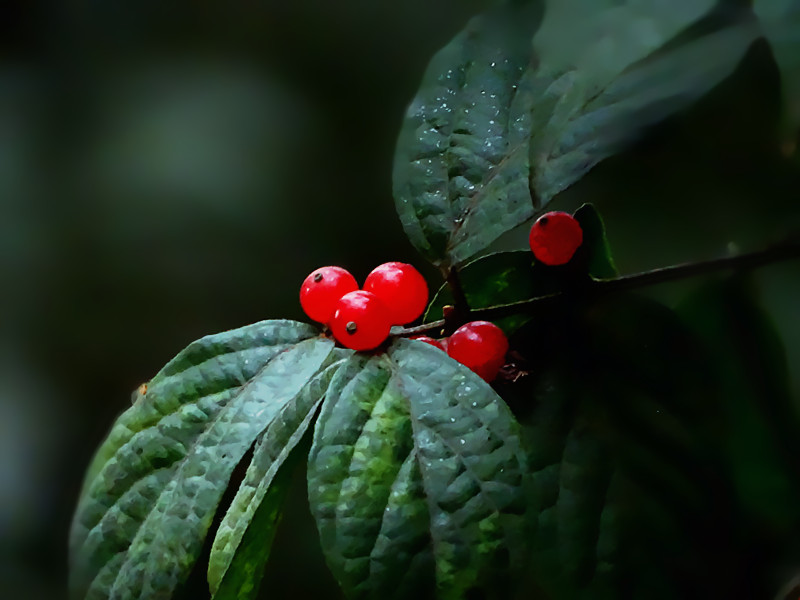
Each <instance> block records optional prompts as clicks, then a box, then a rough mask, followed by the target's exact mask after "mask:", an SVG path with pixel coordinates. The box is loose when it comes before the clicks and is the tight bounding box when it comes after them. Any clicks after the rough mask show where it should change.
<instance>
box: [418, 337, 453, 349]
mask: <svg viewBox="0 0 800 600" xmlns="http://www.w3.org/2000/svg"><path fill="white" fill-rule="evenodd" d="M410 339H412V340H419V341H420V342H425V343H426V344H430V345H431V346H436V347H437V348H438V349H439V350H444V349H445V347H444V345H442V340H435V339H433V338H432V337H428V336H427V335H415V336H413V337H412V338H410Z"/></svg>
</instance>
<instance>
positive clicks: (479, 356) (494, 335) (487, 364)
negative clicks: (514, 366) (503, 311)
mask: <svg viewBox="0 0 800 600" xmlns="http://www.w3.org/2000/svg"><path fill="white" fill-rule="evenodd" d="M506 352H508V339H507V338H506V334H505V333H503V330H502V329H500V328H499V327H498V326H497V325H495V324H494V323H489V322H488V321H472V322H471V323H467V324H465V325H462V326H461V327H459V328H458V329H456V330H455V331H454V332H453V335H451V336H450V339H449V341H448V344H447V354H448V355H449V356H450V358H453V359H455V360H457V361H458V362H460V363H461V364H462V365H464V366H466V367H469V368H470V369H472V370H473V371H474V372H475V373H477V374H478V375H479V376H480V377H481V378H482V379H484V380H485V381H492V380H493V379H494V378H495V377H497V373H498V371H500V367H502V366H503V364H505V358H506Z"/></svg>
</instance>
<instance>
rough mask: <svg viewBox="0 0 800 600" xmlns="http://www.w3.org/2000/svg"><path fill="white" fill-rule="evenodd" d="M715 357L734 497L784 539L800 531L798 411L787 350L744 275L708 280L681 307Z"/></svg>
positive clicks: (761, 525) (713, 374)
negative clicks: (793, 394) (794, 399)
mask: <svg viewBox="0 0 800 600" xmlns="http://www.w3.org/2000/svg"><path fill="white" fill-rule="evenodd" d="M679 311H680V314H681V315H682V316H683V317H684V319H685V321H686V322H687V323H688V324H689V325H690V326H691V327H692V329H693V330H694V331H695V333H696V335H697V337H698V339H700V340H702V342H703V343H704V344H705V346H706V347H707V348H708V350H709V354H710V356H711V357H712V361H711V368H710V369H709V370H708V372H707V373H706V376H707V377H709V378H713V379H714V380H716V381H717V382H718V388H719V393H720V396H721V398H722V402H720V406H721V411H720V414H719V415H718V417H717V419H718V421H719V422H720V423H721V424H722V425H723V426H724V431H725V436H724V438H723V440H722V443H723V447H724V449H725V454H726V457H727V461H728V463H729V468H730V470H731V473H732V476H733V481H734V483H735V485H736V490H737V497H738V499H739V501H740V502H741V503H742V505H743V507H744V509H745V510H746V511H747V513H748V514H749V515H750V517H749V518H751V519H753V520H754V521H755V522H757V523H758V526H757V529H758V530H759V531H761V532H763V533H767V532H770V533H769V534H770V535H774V536H775V538H777V539H780V540H781V542H780V543H783V544H786V543H791V544H792V545H796V544H795V540H796V539H797V537H796V536H797V535H800V511H798V506H800V483H798V482H799V481H800V462H799V461H798V456H800V441H798V440H800V437H798V435H799V434H800V415H798V413H797V406H796V405H795V404H794V402H793V398H792V395H791V391H790V382H789V373H788V365H787V360H786V354H785V351H784V348H783V344H782V342H781V339H780V336H779V335H778V332H777V331H776V329H775V327H774V325H773V323H772V322H771V320H770V319H769V317H768V316H767V314H766V313H765V312H764V310H763V308H762V307H761V306H760V304H759V302H758V299H757V296H756V293H755V290H754V287H753V286H752V284H750V283H749V282H747V281H745V280H742V279H741V278H731V279H728V280H723V281H720V282H715V283H712V284H710V285H706V286H704V287H703V288H701V289H699V290H698V291H697V292H695V293H693V294H692V295H691V296H690V297H688V298H687V299H686V300H685V301H684V302H683V303H682V304H681V305H680V307H679Z"/></svg>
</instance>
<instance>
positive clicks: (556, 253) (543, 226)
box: [529, 211, 583, 266]
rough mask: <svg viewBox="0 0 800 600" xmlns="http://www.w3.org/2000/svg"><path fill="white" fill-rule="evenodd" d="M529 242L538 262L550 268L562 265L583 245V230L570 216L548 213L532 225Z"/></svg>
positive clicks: (555, 212) (561, 213)
mask: <svg viewBox="0 0 800 600" xmlns="http://www.w3.org/2000/svg"><path fill="white" fill-rule="evenodd" d="M529 242H530V244H531V250H532V251H533V255H534V256H535V257H536V259H537V260H538V261H540V262H543V263H544V264H546V265H551V266H554V265H564V264H567V263H568V262H569V261H570V260H571V259H572V256H573V255H574V254H575V251H576V250H577V249H578V248H579V247H580V245H581V244H582V243H583V229H581V226H580V223H578V221H576V220H575V217H573V216H572V215H570V214H568V213H565V212H557V211H554V212H549V213H545V214H543V215H542V216H541V217H539V218H538V219H537V220H536V223H534V224H533V227H531V234H530V237H529Z"/></svg>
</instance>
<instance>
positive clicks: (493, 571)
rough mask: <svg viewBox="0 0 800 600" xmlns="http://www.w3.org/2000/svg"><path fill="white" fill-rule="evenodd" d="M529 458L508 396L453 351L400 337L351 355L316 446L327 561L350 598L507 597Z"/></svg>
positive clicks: (316, 501) (313, 467)
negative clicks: (382, 348) (379, 350)
mask: <svg viewBox="0 0 800 600" xmlns="http://www.w3.org/2000/svg"><path fill="white" fill-rule="evenodd" d="M524 470H525V459H524V456H523V455H522V453H521V450H520V447H519V438H518V428H517V424H516V422H515V420H514V418H513V416H512V415H511V413H510V412H509V410H508V408H507V407H506V405H505V404H504V403H503V402H502V400H501V399H500V398H499V397H498V396H497V395H496V394H495V392H494V391H493V390H492V388H491V387H490V386H489V385H488V384H486V383H485V382H484V381H483V380H481V379H480V378H478V377H477V376H476V375H474V374H473V373H472V372H471V371H469V370H468V369H466V368H465V367H463V366H462V365H460V364H458V363H456V362H455V361H453V360H452V359H450V358H449V357H447V355H446V354H445V353H443V352H441V351H440V350H438V349H436V348H434V347H432V346H428V345H427V344H424V343H422V342H416V341H412V340H402V339H400V340H395V341H394V342H393V344H392V345H391V346H390V348H389V350H388V352H387V353H386V354H384V355H379V356H372V357H369V356H363V355H357V356H354V357H353V358H351V359H350V360H349V362H348V363H347V364H346V365H345V366H344V367H342V368H341V369H340V370H339V371H338V372H337V374H336V376H335V377H334V381H333V382H332V384H331V387H330V390H329V393H328V396H327V398H326V399H325V401H324V404H323V408H322V412H321V414H320V417H319V419H318V420H317V424H316V430H315V435H314V444H313V446H312V449H311V453H310V456H309V470H308V486H309V500H310V502H311V509H312V512H313V514H314V517H315V518H316V520H317V527H318V529H319V532H320V539H321V542H322V547H323V550H324V552H325V555H326V558H327V561H328V564H329V566H330V568H331V570H332V571H333V573H334V575H335V576H336V578H337V579H338V581H339V582H340V584H341V585H342V587H343V589H344V591H345V593H346V594H347V595H348V596H350V597H354V598H406V597H412V595H414V594H419V595H422V596H423V597H431V596H435V597H441V598H463V597H464V596H465V595H466V594H468V593H470V591H471V590H477V589H483V590H484V591H488V592H490V593H491V594H498V595H499V597H502V593H501V590H502V589H503V586H502V584H501V582H502V581H503V579H502V578H501V577H500V574H502V573H505V572H506V570H507V569H508V567H509V566H513V565H517V564H518V563H519V562H520V561H521V558H522V554H523V553H524V550H523V546H524V536H525V519H524V511H525V504H524V496H523V493H524V489H523V488H524V486H523V483H524ZM495 586H500V587H495ZM492 590H494V591H492Z"/></svg>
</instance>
